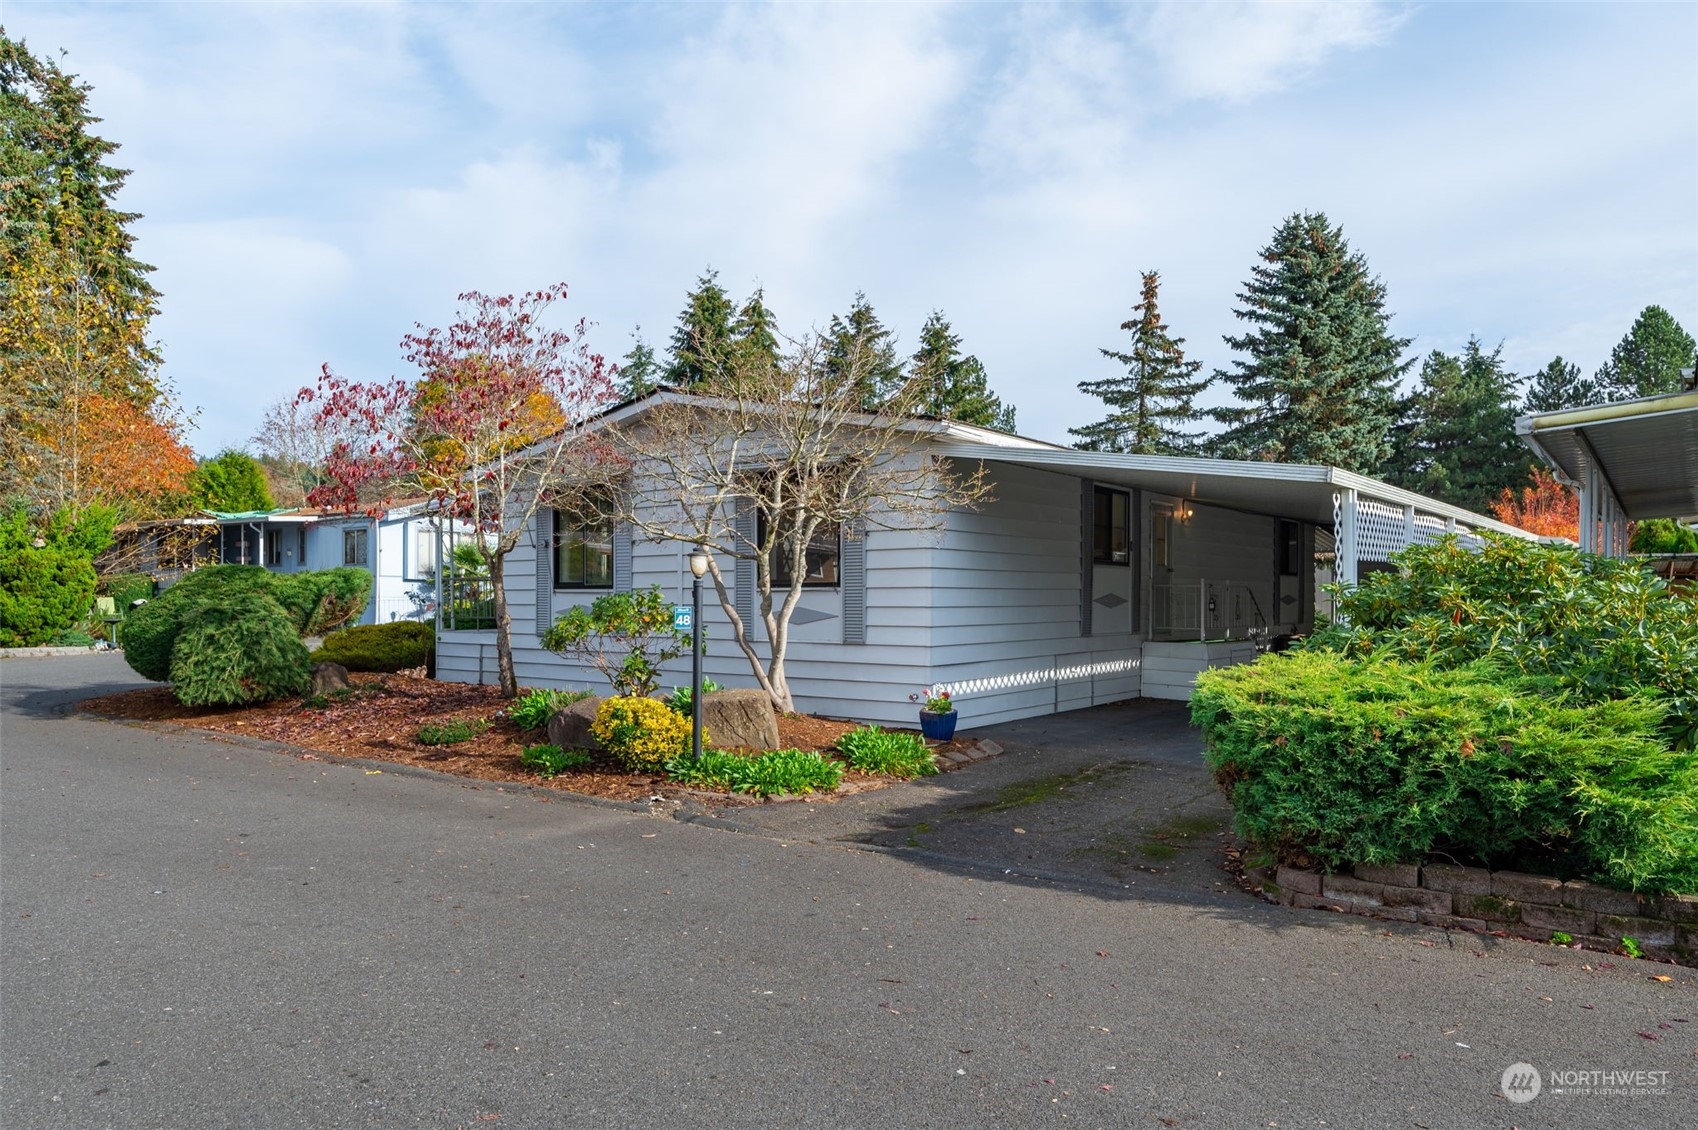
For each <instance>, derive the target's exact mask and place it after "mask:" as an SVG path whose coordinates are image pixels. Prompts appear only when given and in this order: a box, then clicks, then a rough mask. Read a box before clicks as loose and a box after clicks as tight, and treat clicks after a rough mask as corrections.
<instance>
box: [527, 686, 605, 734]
mask: <svg viewBox="0 0 1698 1130" xmlns="http://www.w3.org/2000/svg"><path fill="white" fill-rule="evenodd" d="M594 697H595V696H594V695H592V694H591V693H590V692H589V691H563V690H540V689H539V690H534V691H526V692H525V693H524V694H522V695H520V696H519V697H518V698H516V699H514V700H513V705H512V706H510V707H508V709H507V717H509V718H511V719H513V721H514V723H515V724H517V725H518V727H519V729H521V730H540V729H542V728H543V727H544V726H546V725H548V720H549V719H550V718H552V717H554V716H555V715H556V714H558V713H559V712H560V711H562V710H565V709H566V708H567V707H568V706H571V705H572V704H573V703H574V702H582V701H584V699H586V698H594Z"/></svg>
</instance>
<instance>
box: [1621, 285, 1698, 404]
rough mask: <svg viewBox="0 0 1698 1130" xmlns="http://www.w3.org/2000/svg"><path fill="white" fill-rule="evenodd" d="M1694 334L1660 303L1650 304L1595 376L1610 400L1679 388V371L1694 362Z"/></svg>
mask: <svg viewBox="0 0 1698 1130" xmlns="http://www.w3.org/2000/svg"><path fill="white" fill-rule="evenodd" d="M1695 352H1698V346H1694V344H1693V341H1692V335H1691V334H1689V333H1687V332H1686V331H1685V330H1684V329H1682V328H1681V326H1680V323H1679V322H1677V321H1675V320H1674V317H1673V316H1672V315H1671V314H1670V313H1669V312H1668V311H1667V310H1664V309H1663V308H1662V307H1661V306H1647V307H1645V309H1644V310H1642V311H1640V313H1639V317H1638V318H1636V319H1634V322H1633V328H1632V329H1630V330H1628V331H1627V336H1626V337H1624V338H1622V339H1621V341H1619V342H1618V343H1616V347H1615V348H1614V349H1613V350H1611V351H1610V359H1609V360H1608V361H1606V362H1604V365H1603V368H1601V369H1599V370H1598V375H1597V377H1596V380H1597V382H1598V384H1599V386H1600V387H1602V388H1603V390H1604V393H1605V395H1606V397H1607V399H1609V400H1630V399H1632V398H1634V397H1637V396H1655V395H1657V394H1658V393H1661V392H1678V391H1680V371H1681V370H1682V369H1690V368H1692V366H1693V364H1694V353H1695Z"/></svg>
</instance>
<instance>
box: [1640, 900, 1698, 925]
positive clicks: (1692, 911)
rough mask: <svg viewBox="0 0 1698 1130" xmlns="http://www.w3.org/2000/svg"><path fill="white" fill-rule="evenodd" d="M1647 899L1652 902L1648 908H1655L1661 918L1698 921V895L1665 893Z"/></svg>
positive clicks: (1677, 920)
mask: <svg viewBox="0 0 1698 1130" xmlns="http://www.w3.org/2000/svg"><path fill="white" fill-rule="evenodd" d="M1647 901H1649V902H1650V904H1651V906H1650V907H1648V908H1647V909H1650V908H1655V910H1656V914H1657V917H1659V918H1666V919H1668V920H1669V921H1670V922H1698V895H1664V896H1662V897H1661V898H1658V899H1652V900H1647Z"/></svg>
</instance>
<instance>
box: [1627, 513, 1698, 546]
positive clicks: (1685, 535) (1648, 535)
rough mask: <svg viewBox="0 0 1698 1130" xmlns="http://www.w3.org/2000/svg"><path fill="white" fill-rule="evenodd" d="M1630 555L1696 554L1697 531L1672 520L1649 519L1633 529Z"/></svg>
mask: <svg viewBox="0 0 1698 1130" xmlns="http://www.w3.org/2000/svg"><path fill="white" fill-rule="evenodd" d="M1627 548H1628V550H1629V552H1632V553H1698V530H1695V529H1693V528H1692V527H1691V526H1685V525H1682V524H1681V523H1679V522H1676V521H1675V520H1674V519H1673V518H1651V519H1648V520H1647V521H1644V522H1639V523H1637V524H1636V525H1635V526H1634V527H1633V536H1632V537H1631V538H1630V539H1628V542H1627Z"/></svg>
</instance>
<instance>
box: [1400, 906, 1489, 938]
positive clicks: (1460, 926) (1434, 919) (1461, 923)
mask: <svg viewBox="0 0 1698 1130" xmlns="http://www.w3.org/2000/svg"><path fill="white" fill-rule="evenodd" d="M1415 921H1417V922H1419V923H1421V924H1422V925H1424V926H1438V927H1440V928H1442V929H1445V930H1472V931H1474V932H1475V933H1476V934H1484V933H1485V932H1486V930H1487V929H1488V927H1487V926H1486V920H1485V919H1483V918H1460V917H1458V916H1457V915H1454V914H1439V913H1437V912H1435V911H1431V910H1417V911H1416V912H1415Z"/></svg>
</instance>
